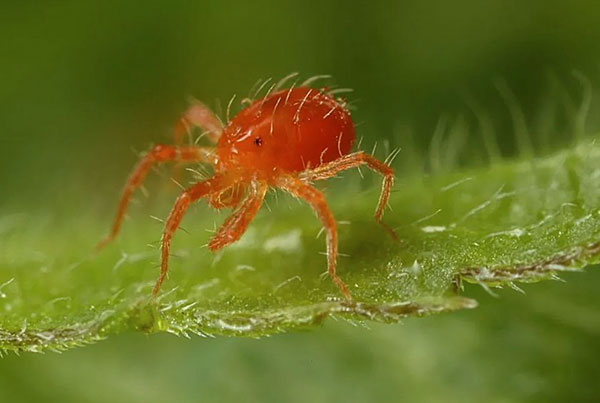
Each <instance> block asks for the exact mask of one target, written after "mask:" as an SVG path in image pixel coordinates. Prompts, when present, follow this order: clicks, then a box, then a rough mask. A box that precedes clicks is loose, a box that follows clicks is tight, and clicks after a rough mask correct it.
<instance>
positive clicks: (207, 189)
mask: <svg viewBox="0 0 600 403" xmlns="http://www.w3.org/2000/svg"><path fill="white" fill-rule="evenodd" d="M230 185H231V183H230V182H229V181H226V180H224V179H223V178H221V177H215V178H212V179H209V180H206V181H204V182H200V183H197V184H196V185H194V186H192V187H190V188H189V189H187V190H186V191H185V192H183V193H182V194H181V195H180V196H179V197H178V198H177V201H175V204H174V205H173V208H172V209H171V213H169V217H168V218H167V221H166V222H165V229H164V232H163V236H162V239H161V261H160V276H159V277H158V280H156V284H155V286H154V289H153V290H152V295H154V296H156V295H157V294H158V291H159V290H160V286H161V285H162V283H163V281H164V280H165V276H166V275H167V271H168V268H169V252H170V250H171V240H172V239H173V234H174V233H175V231H177V228H179V224H180V223H181V219H182V218H183V215H184V214H185V212H186V211H187V209H188V207H189V206H190V204H192V203H193V202H195V201H196V200H198V199H200V198H202V197H205V196H207V195H209V194H212V193H217V192H221V191H223V190H224V189H226V188H227V187H228V186H230Z"/></svg>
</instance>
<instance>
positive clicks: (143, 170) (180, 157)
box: [97, 145, 216, 249]
mask: <svg viewBox="0 0 600 403" xmlns="http://www.w3.org/2000/svg"><path fill="white" fill-rule="evenodd" d="M166 161H175V162H200V163H210V164H215V163H216V158H215V156H214V150H213V149H212V148H206V147H174V146H168V145H157V146H155V147H154V148H153V149H152V150H150V151H149V152H148V153H147V154H146V155H144V156H143V157H142V159H141V160H140V161H139V162H138V164H137V165H136V167H135V168H134V170H133V172H132V173H131V175H130V176H129V179H127V182H126V183H125V187H124V189H123V193H122V195H121V200H120V201H119V208H118V210H117V215H116V217H115V220H114V223H113V226H112V228H111V231H110V233H109V235H108V236H107V237H106V238H105V239H103V240H102V241H101V242H100V243H99V244H98V245H97V248H98V249H100V248H102V247H104V246H105V245H106V244H107V243H109V242H110V241H112V240H113V239H115V237H116V236H117V234H118V233H119V229H120V228H121V224H122V222H123V217H124V216H125V211H126V210H127V205H128V204H129V201H130V200H131V196H132V194H133V192H134V191H135V189H137V188H138V187H139V186H140V184H141V183H142V181H143V180H144V178H145V177H146V175H147V174H148V172H149V171H150V168H152V165H154V164H155V163H157V162H166Z"/></svg>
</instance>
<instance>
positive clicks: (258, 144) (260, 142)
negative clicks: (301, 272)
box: [254, 137, 263, 147]
mask: <svg viewBox="0 0 600 403" xmlns="http://www.w3.org/2000/svg"><path fill="white" fill-rule="evenodd" d="M262 144H263V141H262V139H261V138H260V137H257V138H255V139H254V145H255V146H257V147H260V146H262Z"/></svg>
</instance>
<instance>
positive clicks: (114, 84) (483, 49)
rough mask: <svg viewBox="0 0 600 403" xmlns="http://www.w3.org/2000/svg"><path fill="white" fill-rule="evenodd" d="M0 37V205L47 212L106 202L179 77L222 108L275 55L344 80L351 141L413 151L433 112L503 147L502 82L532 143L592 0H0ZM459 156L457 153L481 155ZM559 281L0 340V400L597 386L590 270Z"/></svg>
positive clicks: (429, 395) (491, 395)
mask: <svg viewBox="0 0 600 403" xmlns="http://www.w3.org/2000/svg"><path fill="white" fill-rule="evenodd" d="M0 54H1V55H2V57H1V62H0V157H1V158H0V206H4V211H3V212H2V213H0V214H9V213H13V212H20V211H33V210H44V211H49V210H50V211H52V209H53V208H59V207H57V206H61V205H63V206H62V208H63V210H64V203H67V202H66V201H65V200H69V199H68V197H67V195H69V194H77V197H78V200H84V201H85V204H84V203H81V204H80V205H78V206H77V208H76V209H74V210H73V212H79V211H81V212H82V213H85V214H95V215H97V216H98V218H99V219H103V220H108V219H109V218H110V217H111V214H112V212H113V208H114V206H113V202H115V201H116V197H117V192H118V189H119V188H120V187H121V185H122V182H123V180H124V176H125V175H126V174H127V172H128V170H129V169H130V168H131V165H132V164H133V162H134V161H135V158H136V155H135V153H134V152H132V148H133V149H136V150H143V149H146V148H147V147H148V146H149V144H151V143H152V142H163V141H168V140H169V134H170V129H171V127H172V124H173V121H174V120H175V118H176V117H177V116H178V114H179V113H180V112H181V111H182V110H183V109H184V108H185V106H186V99H187V97H188V96H190V95H192V96H194V97H196V98H198V99H201V100H203V101H204V102H206V103H207V104H209V105H211V106H216V105H217V104H220V105H222V107H224V106H225V105H226V104H227V101H228V100H229V99H230V97H231V96H232V95H233V94H235V93H237V94H240V95H245V94H247V92H248V91H249V90H250V87H251V86H252V85H253V84H254V83H255V82H256V80H257V79H259V78H267V77H276V78H278V77H283V76H285V75H286V74H288V73H290V72H293V71H299V72H301V73H302V75H303V76H304V77H309V76H311V75H316V74H331V75H333V76H334V78H335V82H336V83H337V84H339V85H340V86H342V87H351V88H353V89H354V90H355V92H354V94H353V95H352V96H351V98H352V99H353V100H354V101H355V103H354V105H355V106H356V110H355V111H354V114H353V116H354V119H355V121H356V122H358V123H359V126H358V131H359V134H360V135H362V136H364V137H365V144H368V145H372V144H374V142H375V141H377V140H379V141H381V140H386V139H388V140H390V141H391V142H392V143H393V144H394V145H399V146H404V143H405V142H406V143H408V142H410V143H411V144H413V143H414V145H415V146H414V147H415V148H416V150H417V151H420V152H423V153H425V152H426V150H427V147H428V144H429V142H430V140H431V137H432V134H433V132H434V129H435V127H436V125H437V123H438V121H439V118H440V116H448V119H450V120H451V121H456V120H460V121H461V122H463V126H461V127H463V128H464V130H469V131H471V132H472V133H477V130H478V129H479V127H478V125H477V123H478V117H479V118H481V117H482V116H483V115H482V113H483V114H484V115H485V116H486V117H487V116H489V118H490V121H491V122H492V124H493V128H494V130H495V133H496V137H497V139H498V144H499V147H500V149H501V151H502V154H503V155H504V156H505V157H511V156H513V155H514V154H515V153H516V152H517V147H516V145H515V142H514V140H513V139H514V132H515V130H514V128H513V127H512V122H511V119H510V115H509V113H508V109H507V107H506V102H505V101H504V100H503V99H502V97H501V96H500V94H499V92H498V90H497V88H496V85H495V83H496V84H497V83H498V80H499V79H500V80H505V82H506V83H507V84H508V86H509V87H510V89H511V90H512V92H514V94H515V97H516V99H517V100H518V102H519V104H520V106H521V108H522V111H523V114H524V116H525V118H526V121H527V124H528V128H529V131H530V133H531V136H532V139H533V144H534V147H535V149H536V151H538V150H541V151H540V152H545V151H547V150H549V149H551V148H552V147H554V146H559V145H564V144H566V143H567V142H568V141H570V140H569V139H572V138H573V135H572V133H570V131H572V117H573V115H574V113H575V112H574V111H576V110H577V109H578V108H579V105H580V104H581V100H582V99H583V97H584V87H582V85H581V82H580V81H578V80H577V79H576V78H575V77H574V76H573V75H572V71H573V69H576V70H577V71H579V72H581V73H583V75H584V76H585V77H587V78H588V79H589V80H590V81H591V82H592V84H595V83H597V82H598V73H599V72H600V71H599V68H600V57H599V56H600V5H599V4H598V2H594V1H589V2H585V1H570V2H566V1H527V2H523V1H502V0H493V1H476V0H473V1H453V2H449V1H396V2H385V1H368V2H367V1H364V2H363V1H321V2H312V1H301V2H300V1H293V2H292V1H278V2H275V1H272V2H269V1H262V0H260V1H252V2H228V1H197V2H184V1H171V2H158V1H148V2H126V1H125V2H85V1H83V2H82V1H64V2H4V3H3V4H2V5H0ZM473 105H475V108H473ZM473 109H476V110H478V111H480V112H479V113H478V114H475V113H474V111H473ZM481 111H484V112H481ZM593 111H594V108H593V107H592V113H591V114H590V115H589V119H588V123H587V125H588V129H589V130H594V129H595V128H597V127H598V124H597V123H598V118H596V117H595V116H596V114H595V113H594V112H593ZM469 141H470V142H472V143H473V144H475V145H477V144H480V143H481V141H482V140H481V138H480V137H478V136H476V135H472V136H471V137H470V138H469ZM466 148H467V149H469V146H468V145H467V146H466ZM477 149H478V148H477V147H473V150H477ZM472 154H473V155H471V156H467V157H468V158H465V161H464V162H465V163H467V164H473V163H481V162H485V159H484V158H480V156H479V155H477V153H476V152H475V151H473V152H472ZM403 157H405V158H403ZM403 159H404V160H410V155H403V154H400V156H399V162H398V164H399V166H404V165H402V164H403V163H402V160H403ZM421 169H422V167H418V168H417V169H416V170H417V171H420V170H421ZM399 176H400V180H401V177H402V172H401V173H400V174H399ZM0 253H1V249H0ZM566 280H567V283H566V284H559V283H544V284H538V285H532V286H528V287H526V291H527V295H526V296H523V295H520V294H517V293H516V292H514V291H505V292H502V293H500V298H499V299H494V298H492V297H491V296H489V295H487V294H485V293H484V292H482V291H481V290H478V289H476V288H475V287H469V288H468V289H467V290H466V294H467V295H469V296H474V297H476V298H477V299H479V301H480V302H481V307H480V308H478V309H477V310H475V311H469V312H459V313H456V314H451V315H444V316H441V317H430V318H426V319H411V320H407V321H406V323H405V325H404V326H397V325H394V326H383V325H371V324H369V325H368V327H369V328H370V329H366V328H365V327H363V326H358V327H353V326H351V325H349V324H347V323H345V322H334V321H330V323H328V324H326V325H325V326H324V327H323V328H321V329H317V330H315V331H312V332H310V333H296V334H287V335H281V336H276V337H272V338H269V339H263V340H258V341H257V340H243V339H242V340H240V339H216V340H210V339H209V340H204V339H199V338H194V339H192V340H185V339H176V338H174V337H169V336H165V335H161V336H153V337H150V338H147V337H145V336H141V335H125V336H121V337H113V338H111V339H110V340H109V341H105V342H102V343H100V344H97V345H95V346H92V347H86V348H83V349H78V350H73V351H69V352H66V353H64V354H62V355H56V354H47V355H43V356H34V355H24V356H21V357H16V356H9V357H7V358H4V359H3V360H1V361H0V374H1V376H0V401H19V400H22V401H41V400H57V399H60V400H61V401H71V400H72V401H94V402H95V401H98V402H100V401H107V400H110V401H147V402H149V401H157V402H158V401H165V400H168V399H171V400H174V401H210V400H214V401H226V400H243V401H283V400H286V401H366V400H377V401H382V400H389V401H397V400H411V401H480V400H489V401H498V402H506V401H565V400H569V401H593V400H597V399H599V398H600V395H599V394H600V388H599V387H598V386H597V377H598V375H600V363H599V362H598V357H600V344H599V343H598V340H599V339H600V338H599V336H600V319H599V318H600V308H599V304H598V303H599V302H600V298H599V297H598V292H597V289H598V287H600V273H598V271H597V270H595V269H591V270H590V271H589V273H587V274H571V275H569V276H567V277H566ZM219 397H220V398H219Z"/></svg>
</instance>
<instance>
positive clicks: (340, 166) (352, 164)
mask: <svg viewBox="0 0 600 403" xmlns="http://www.w3.org/2000/svg"><path fill="white" fill-rule="evenodd" d="M361 165H367V166H368V167H369V168H370V169H372V170H373V171H375V172H377V173H379V174H381V175H382V176H383V184H382V186H381V194H380V195H379V202H378V203H377V208H376V209H375V220H376V221H377V222H378V223H379V224H380V225H381V226H382V227H383V228H384V229H385V230H386V231H387V232H388V233H389V234H390V235H391V236H392V238H394V239H396V240H398V236H397V235H396V233H395V232H394V230H393V229H391V228H390V227H388V226H387V224H386V223H384V222H383V213H384V211H385V207H386V205H387V202H388V200H389V198H390V192H391V190H392V186H393V184H394V170H393V169H392V168H391V167H390V166H388V165H387V164H384V163H383V162H381V161H379V160H378V159H376V158H375V157H373V156H371V155H369V154H366V153H364V152H362V151H359V152H356V153H353V154H348V155H344V156H343V157H340V158H338V159H337V160H334V161H331V162H328V163H326V164H323V165H321V166H319V167H317V168H315V169H310V170H307V171H305V172H303V173H302V174H301V175H300V178H301V179H302V180H304V181H306V182H312V181H315V180H321V179H327V178H331V177H332V176H335V175H337V174H338V173H339V172H341V171H344V170H346V169H350V168H356V167H359V166H361Z"/></svg>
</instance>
